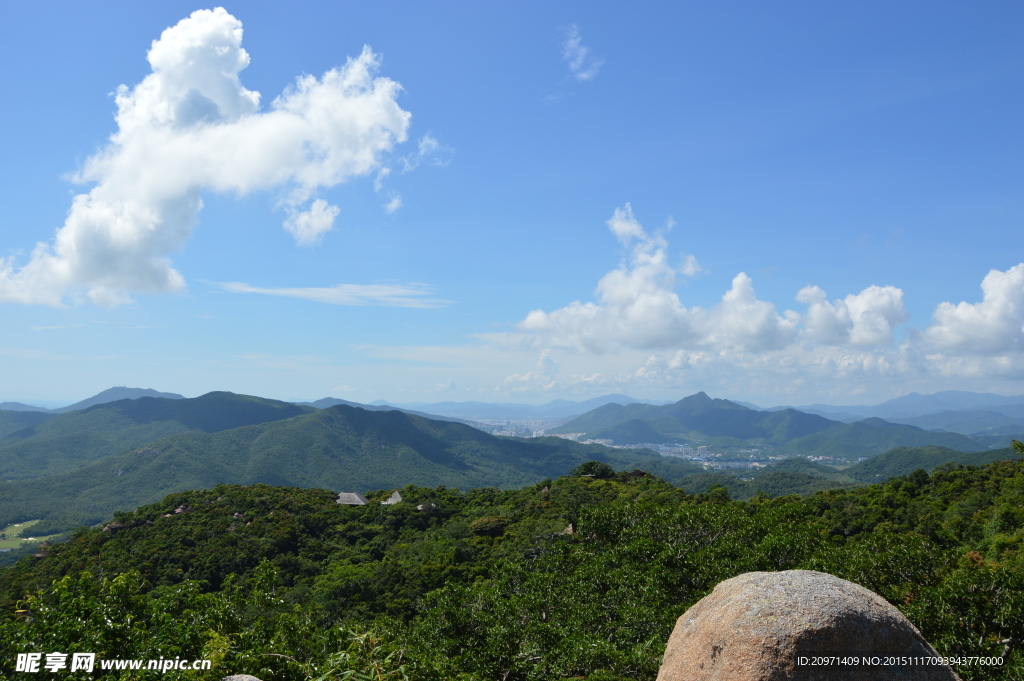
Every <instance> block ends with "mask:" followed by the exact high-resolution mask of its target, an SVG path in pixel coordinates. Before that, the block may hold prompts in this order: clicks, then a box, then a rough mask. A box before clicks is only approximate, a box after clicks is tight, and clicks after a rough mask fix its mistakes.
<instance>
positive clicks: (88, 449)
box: [0, 392, 313, 481]
mask: <svg viewBox="0 0 1024 681" xmlns="http://www.w3.org/2000/svg"><path fill="white" fill-rule="evenodd" d="M311 411H313V408H311V407H303V406H299V405H295V404H291V403H289V402H279V401H277V400H267V399H263V398H261V397H251V396H249V395H235V394H234V393H227V392H212V393H208V394H206V395H203V396H202V397H196V398H193V399H169V398H154V397H142V398H138V399H124V400H119V401H117V402H108V403H104V404H98V405H96V406H93V407H89V408H87V409H83V410H80V411H73V412H70V413H67V414H60V415H58V416H50V415H48V414H36V413H34V412H11V413H12V414H16V415H17V416H19V417H21V418H29V419H30V421H29V422H28V423H27V424H26V425H27V427H22V428H20V429H18V430H16V431H13V432H9V433H7V434H6V436H5V437H3V439H0V480H3V481H9V480H24V479H29V478H40V477H44V476H51V475H57V474H60V473H64V472H68V471H72V470H74V469H77V468H81V467H83V466H85V465H88V464H89V463H91V462H94V461H97V460H98V459H102V458H103V457H107V456H111V455H114V454H121V453H122V452H126V451H128V450H131V449H135V448H137V447H141V446H143V445H145V444H147V443H149V442H152V441H154V440H158V439H160V438H164V437H167V436H169V435H175V434H178V433H185V432H188V431H201V432H204V433H215V432H218V431H222V430H228V429H230V428H238V427H240V426H247V425H252V424H257V423H264V422H268V421H278V420H281V419H287V418H291V417H293V416H298V415H300V414H306V413H309V412H311ZM6 413H7V412H0V414H6ZM41 417H48V418H41ZM33 418H34V419H36V420H35V421H31V419H33ZM0 423H2V421H0Z"/></svg>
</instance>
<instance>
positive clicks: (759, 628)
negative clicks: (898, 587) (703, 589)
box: [658, 570, 959, 681]
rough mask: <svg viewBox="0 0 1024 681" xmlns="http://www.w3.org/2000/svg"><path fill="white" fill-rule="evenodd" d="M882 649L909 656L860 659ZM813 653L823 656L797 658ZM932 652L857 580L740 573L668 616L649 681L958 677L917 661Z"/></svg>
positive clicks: (801, 573) (930, 680)
mask: <svg viewBox="0 0 1024 681" xmlns="http://www.w3.org/2000/svg"><path fill="white" fill-rule="evenodd" d="M886 656H897V657H907V658H915V657H916V658H918V660H917V663H916V664H913V663H911V664H897V665H895V666H885V665H872V664H864V662H865V660H864V658H865V657H868V658H869V659H870V658H873V657H876V658H882V661H884V658H885V657H886ZM816 657H817V658H822V657H825V658H831V660H830V661H831V662H833V663H832V664H828V665H824V666H816V665H810V664H807V662H810V661H814V658H816ZM802 658H803V659H802ZM836 658H838V660H841V661H845V662H846V664H835V662H836V661H837V660H836ZM921 658H927V660H925V662H924V663H922V662H921ZM936 658H938V654H937V653H936V652H935V650H934V649H933V648H932V647H931V646H930V645H928V642H927V641H925V640H924V637H923V636H921V632H919V631H918V630H917V629H916V628H915V627H914V625H913V624H911V623H910V620H908V619H907V618H906V617H904V616H903V614H902V613H901V612H900V611H899V610H897V609H896V608H895V607H893V606H892V605H891V604H889V603H888V602H887V601H886V600H885V599H883V598H882V597H881V596H879V595H877V594H875V593H874V592H872V591H869V590H868V589H865V588H864V587H862V586H860V585H858V584H854V583H853V582H848V581H846V580H844V579H839V578H838V577H833V576H832V575H828V574H824V573H822V572H812V571H810V570H789V571H786V572H748V573H746V574H744V575H740V576H738V577H733V578H732V579H727V580H725V581H724V582H722V583H720V584H719V585H718V586H716V587H715V589H714V591H712V592H711V593H710V594H708V595H707V596H706V597H705V598H703V599H701V600H700V601H699V602H697V603H696V604H695V605H694V606H693V607H692V608H690V609H689V610H687V611H686V612H685V613H683V615H682V617H680V618H679V619H678V620H677V621H676V626H675V629H674V630H673V631H672V635H671V637H669V640H668V647H667V648H666V650H665V658H664V660H663V662H662V665H661V670H660V671H659V672H658V681H782V680H783V679H785V680H786V681H812V680H815V681H816V680H818V679H822V680H825V679H828V680H829V681H832V680H837V681H895V680H897V679H899V680H901V681H902V680H909V679H913V680H914V681H959V679H958V677H957V676H956V674H954V673H953V670H952V669H950V668H949V667H948V666H946V665H944V664H937V665H932V664H928V663H927V661H928V660H934V661H937V660H936ZM854 659H855V660H856V661H857V663H858V664H852V662H853V660H854ZM819 661H820V660H819Z"/></svg>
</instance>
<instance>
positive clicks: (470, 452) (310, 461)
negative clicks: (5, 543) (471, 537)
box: [0, 388, 1020, 534]
mask: <svg viewBox="0 0 1024 681" xmlns="http://www.w3.org/2000/svg"><path fill="white" fill-rule="evenodd" d="M119 391H120V392H119ZM153 393H156V391H151V390H142V389H132V388H115V389H112V390H109V391H104V393H101V394H100V395H97V396H95V397H93V398H89V399H88V400H83V401H82V402H80V403H78V404H77V405H72V407H74V406H80V407H82V408H79V409H71V407H65V408H64V409H63V410H61V412H62V413H56V412H55V411H54V412H40V411H12V410H0V480H2V481H3V482H0V526H3V525H6V524H8V523H11V522H21V521H23V520H28V519H37V518H38V519H42V520H43V522H42V523H40V524H39V525H38V526H37V527H36V528H35V531H37V532H39V533H40V534H45V533H49V532H56V531H62V530H65V529H68V528H71V527H74V526H76V525H80V524H93V523H96V522H99V521H100V520H102V519H104V518H107V517H109V515H110V514H111V513H112V512H113V511H115V510H124V509H130V508H133V507H135V506H137V505H140V504H145V503H150V502H152V501H155V500H158V499H160V498H163V497H164V496H165V495H166V494H168V493H170V492H174V491H180V490H185V489H195V488H210V487H212V486H214V485H217V484H219V483H233V484H245V485H250V484H270V485H286V486H300V487H325V488H328V489H333V490H336V491H360V492H361V491H368V490H372V489H375V488H379V489H393V488H398V487H402V486H404V485H407V484H415V485H425V486H437V485H446V486H457V487H463V488H469V487H480V486H496V487H504V488H509V487H517V486H521V485H524V484H530V483H533V482H537V481H539V480H542V479H544V478H546V477H557V476H559V475H563V474H565V473H567V472H568V471H569V470H570V469H571V468H572V467H573V466H576V465H578V464H580V463H582V462H584V461H587V460H591V459H593V460H598V461H604V462H606V463H609V464H611V465H613V466H614V467H615V468H618V469H620V470H621V469H623V468H629V467H634V466H635V467H638V468H641V469H643V470H646V471H649V472H651V473H653V474H655V475H658V476H659V477H662V478H664V479H666V480H670V481H674V483H675V484H677V485H679V486H682V487H683V488H684V489H687V490H697V491H700V489H702V488H707V487H709V486H710V485H713V484H725V485H726V486H727V487H729V486H730V485H731V487H729V489H730V490H732V491H733V492H734V493H736V494H739V495H747V496H750V495H753V494H754V493H755V492H758V493H768V494H772V495H777V494H788V493H800V494H806V493H811V492H813V491H816V490H819V489H827V488H830V487H837V486H838V487H844V486H846V487H848V486H853V485H858V484H864V483H865V482H870V481H874V479H876V478H878V476H881V475H886V474H888V473H890V472H891V471H892V470H902V468H900V466H904V467H905V466H906V465H910V464H912V463H913V464H915V465H921V466H931V467H934V465H938V464H937V463H936V462H944V461H948V460H958V461H975V460H978V461H979V462H980V461H981V460H982V459H984V460H988V458H990V457H991V456H1002V454H1001V453H999V452H983V451H981V450H984V449H986V446H985V445H983V444H979V441H978V440H976V439H972V438H969V437H967V436H966V435H963V434H961V433H955V432H936V431H931V430H924V429H923V428H922V427H919V426H917V425H913V424H907V423H890V422H887V421H885V420H882V419H880V418H866V419H863V420H859V421H856V422H853V423H842V422H840V421H836V420H832V419H829V418H826V417H824V416H821V415H818V414H810V413H806V412H802V411H800V410H796V409H791V408H789V409H778V410H774V411H765V410H757V409H752V408H749V407H747V406H744V405H741V404H738V403H736V402H732V401H729V400H723V399H713V398H711V397H709V396H708V395H706V394H704V393H697V394H696V395H691V396H689V397H686V398H684V399H682V400H680V401H678V402H675V403H671V404H651V403H644V402H639V401H635V400H631V398H629V397H627V396H616V395H608V396H605V397H602V398H596V399H595V400H591V401H588V402H578V403H570V402H565V401H560V402H556V403H549V404H548V405H542V406H541V407H529V405H487V406H488V407H493V408H495V409H496V410H499V411H496V412H494V413H501V414H502V417H503V418H510V417H511V416H512V415H515V414H516V412H514V411H512V410H511V408H512V407H516V408H527V409H547V411H546V412H542V413H547V414H552V413H559V412H558V411H557V410H558V409H563V410H564V411H569V410H574V409H580V408H582V406H587V405H588V404H597V405H598V406H596V408H593V409H590V410H589V411H587V412H585V413H583V414H581V415H580V416H578V417H576V418H574V419H572V420H570V421H569V422H568V423H566V424H565V425H564V426H563V427H561V428H558V429H556V430H558V431H560V432H564V433H570V432H571V433H584V434H585V437H593V438H598V439H608V440H611V441H613V442H614V443H616V444H620V445H627V446H628V445H636V444H641V443H652V444H653V443H665V442H680V441H682V442H692V443H693V444H708V445H711V446H717V447H724V448H732V447H737V446H739V447H743V446H760V447H763V448H766V449H772V450H774V451H775V452H780V453H789V454H794V455H803V456H807V455H814V454H819V455H827V456H834V457H837V458H846V459H848V460H852V459H854V458H855V457H857V458H859V457H873V458H870V459H869V460H868V461H864V462H862V463H860V464H857V465H855V466H851V467H849V468H847V469H846V470H843V471H836V470H835V469H830V468H828V467H822V466H821V465H820V464H814V463H812V462H809V461H807V460H806V459H799V460H796V461H789V462H779V463H776V464H774V465H773V466H770V467H769V468H768V469H766V470H763V471H760V472H758V471H751V472H749V473H744V475H745V476H746V479H740V478H739V477H737V476H734V475H729V474H728V473H724V472H721V471H705V470H704V469H703V468H702V467H701V466H700V465H698V464H694V463H691V462H687V461H683V460H680V459H675V458H672V457H655V458H651V457H652V453H651V452H649V451H644V450H631V449H611V448H608V447H603V446H601V445H595V444H590V445H588V444H580V443H577V442H572V441H569V440H567V439H563V438H555V437H542V438H531V439H519V438H506V437H494V436H492V435H490V434H488V433H485V432H483V431H481V430H478V429H476V428H472V427H470V426H468V425H466V424H464V423H461V422H459V421H460V419H459V418H458V417H454V416H450V415H449V416H444V417H441V418H438V417H437V416H434V415H430V414H424V413H419V414H417V413H410V412H409V410H405V411H400V410H398V409H396V408H394V407H392V406H391V405H379V404H378V405H360V404H358V403H350V402H347V401H345V400H338V399H336V398H325V399H323V400H318V401H316V402H312V403H309V404H295V403H290V402H281V401H278V400H268V399H264V398H260V397H252V396H246V395H236V394H233V393H228V392H213V393H208V394H206V395H203V396H201V397H197V398H191V399H186V398H184V397H182V396H180V395H174V394H170V397H166V396H160V397H154V396H152V394H153ZM124 394H127V395H128V397H126V398H122V399H117V400H114V401H106V400H107V398H109V397H117V396H118V395H124ZM156 394H157V395H160V393H156ZM164 395H166V393H165V394H164ZM610 399H620V400H621V401H622V402H625V404H619V403H614V402H607V400H610ZM445 404H446V403H439V404H433V405H426V406H427V407H428V408H437V407H438V406H442V408H444V407H443V405H445ZM447 404H448V407H447V408H449V409H455V407H452V406H451V405H459V404H460V403H447ZM83 405H84V406H83ZM481 405H482V403H476V404H474V403H461V406H460V408H462V409H464V411H463V412H462V413H464V414H467V415H468V414H472V415H473V416H474V417H476V418H484V417H485V416H486V414H487V412H486V410H485V409H484V408H483V406H481ZM417 406H418V405H417ZM1013 407H1014V405H1013V404H1012V403H1010V404H1008V405H1006V406H1002V407H999V408H1000V409H1006V410H1009V409H1012V408H1013ZM564 411H563V412H561V413H564ZM951 413H952V414H953V415H947V414H945V413H944V412H939V413H937V414H933V415H932V416H928V417H908V418H909V419H919V420H920V421H919V422H920V423H921V424H922V425H923V426H930V425H934V424H935V423H946V422H952V421H951V419H955V418H958V419H960V420H961V421H962V422H963V427H965V428H973V427H975V426H980V427H985V428H989V429H990V430H991V429H999V428H1002V429H1004V430H1007V431H1008V432H1007V433H1005V434H1003V435H998V436H997V435H991V436H985V437H1004V438H1009V437H1011V433H1009V431H1011V430H1013V428H1015V425H1014V424H1013V423H1012V422H1011V423H1010V424H1003V422H1002V421H1001V420H1000V419H1001V418H1002V417H1001V416H1000V414H1002V412H995V411H993V410H981V409H979V410H974V411H969V412H964V411H961V412H956V411H954V412H951ZM537 414H538V412H532V414H531V413H530V412H527V411H521V412H519V415H521V417H523V418H529V417H530V416H531V415H532V416H533V417H534V418H536V417H537ZM1004 416H1005V415H1004ZM999 424H1002V425H999ZM986 432H987V431H986ZM1017 439H1020V437H1018V438H1017ZM988 446H989V447H991V446H992V445H991V444H989V445H988ZM922 447H923V448H924V449H921V448H922ZM901 448H902V449H901ZM908 448H916V449H908ZM891 450H895V451H897V452H904V454H901V455H900V456H902V457H903V458H898V457H897V458H896V459H894V458H893V457H894V456H896V455H891V456H890V454H891ZM881 452H890V454H886V455H885V456H886V457H888V458H887V459H886V458H881V457H879V456H876V455H879V454H880V453H881ZM908 452H909V453H908ZM965 452H975V453H965ZM951 457H952V458H951ZM972 457H973V458H972ZM987 457H988V458H987ZM890 459H892V460H893V461H895V463H886V462H887V461H889V460H890ZM872 462H874V463H872ZM879 462H881V463H879ZM869 464H870V465H869ZM716 481H717V482H716ZM727 483H728V484H727Z"/></svg>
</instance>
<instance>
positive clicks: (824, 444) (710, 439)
mask: <svg viewBox="0 0 1024 681" xmlns="http://www.w3.org/2000/svg"><path fill="white" fill-rule="evenodd" d="M552 432H554V433H583V438H593V439H607V440H611V441H612V443H613V444H617V445H629V444H640V443H644V442H650V443H672V442H678V443H689V444H693V445H699V444H705V445H709V446H712V447H715V446H717V447H742V446H770V447H772V448H777V449H779V450H781V451H783V452H789V453H793V454H800V455H827V456H835V457H838V458H844V459H850V460H855V459H857V458H859V457H865V456H874V455H876V454H880V453H882V452H884V451H887V450H889V449H892V448H894V447H922V446H927V445H937V446H942V447H948V448H950V449H955V450H958V451H964V452H971V451H978V450H980V449H985V447H984V446H983V445H981V444H979V443H978V442H976V441H974V440H972V439H971V438H969V437H967V436H965V435H962V434H960V433H947V432H932V431H926V430H923V429H921V428H918V427H915V426H910V425H902V424H892V423H889V422H887V421H884V420H882V419H877V418H870V419H865V420H863V421H858V422H855V423H841V422H839V421H834V420H831V419H828V418H825V417H823V416H819V415H817V414H808V413H806V412H802V411H798V410H796V409H781V410H776V411H757V410H754V409H750V408H748V407H745V406H743V405H740V404H737V403H735V402H731V401H729V400H722V399H712V398H710V397H708V396H707V395H706V394H705V393H702V392H701V393H697V394H696V395H691V396H690V397H686V398H684V399H682V400H680V401H678V402H676V403H675V404H669V405H664V406H655V405H649V404H629V405H619V404H607V405H605V406H603V407H599V408H597V409H594V410H593V411H591V412H588V413H587V414H584V415H582V416H580V417H578V418H575V419H573V420H571V421H569V422H568V423H566V424H564V425H563V426H561V427H559V428H556V429H554V430H553V431H552Z"/></svg>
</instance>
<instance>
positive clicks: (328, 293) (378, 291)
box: [207, 281, 452, 308]
mask: <svg viewBox="0 0 1024 681" xmlns="http://www.w3.org/2000/svg"><path fill="white" fill-rule="evenodd" d="M207 283H209V284H211V285H212V286H216V287H217V288H219V289H221V290H223V291H227V292H229V293H261V294H263V295H267V296H285V297H288V298H302V299H304V300H312V301H315V302H318V303H330V304H331V305H382V306H384V307H417V308H436V307H444V306H445V305H450V304H451V303H452V301H450V300H442V299H440V298H432V297H430V296H431V294H433V293H434V288H433V287H431V286H428V285H426V284H418V283H410V284H338V285H337V286H329V287H327V286H325V287H308V288H262V287H259V286H250V285H249V284H246V283H243V282H237V281H226V282H207Z"/></svg>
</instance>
